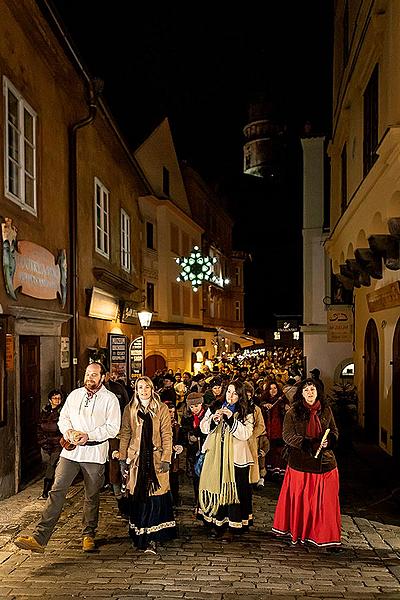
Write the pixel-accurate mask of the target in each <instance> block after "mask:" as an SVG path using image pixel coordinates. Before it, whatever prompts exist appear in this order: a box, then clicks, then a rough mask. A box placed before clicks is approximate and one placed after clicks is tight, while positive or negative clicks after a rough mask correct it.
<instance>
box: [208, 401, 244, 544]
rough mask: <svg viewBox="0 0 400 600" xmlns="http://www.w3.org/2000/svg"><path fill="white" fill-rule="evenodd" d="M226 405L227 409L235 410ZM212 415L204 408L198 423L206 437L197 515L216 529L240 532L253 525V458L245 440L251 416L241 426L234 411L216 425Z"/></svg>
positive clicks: (232, 406) (231, 406)
mask: <svg viewBox="0 0 400 600" xmlns="http://www.w3.org/2000/svg"><path fill="white" fill-rule="evenodd" d="M224 406H226V404H224ZM227 406H228V408H229V409H230V410H233V409H234V407H235V405H227ZM212 416H213V413H212V412H211V410H210V409H208V410H207V412H206V414H205V416H204V418H203V420H202V421H201V423H200V428H201V431H202V432H203V433H205V434H207V438H206V441H205V442H204V445H203V452H205V458H204V463H203V468H202V471H201V475H200V483H199V509H198V513H197V516H198V518H200V519H202V520H204V521H205V522H206V523H208V524H210V525H214V527H216V528H217V529H221V530H222V529H227V528H230V529H231V530H232V531H236V532H238V531H243V530H246V529H248V527H249V526H250V525H252V524H253V512H252V490H251V485H250V477H249V471H250V466H251V465H252V464H253V457H252V454H251V451H250V448H249V444H248V440H249V439H250V437H251V435H252V433H253V429H254V417H253V415H252V414H249V415H247V417H246V418H245V420H244V422H243V423H242V422H241V421H239V419H238V418H237V413H236V412H235V413H234V414H233V415H232V416H231V417H230V418H229V419H228V418H227V417H226V416H225V415H224V416H223V418H222V419H221V421H220V422H219V423H218V424H216V423H215V422H214V421H213V419H212Z"/></svg>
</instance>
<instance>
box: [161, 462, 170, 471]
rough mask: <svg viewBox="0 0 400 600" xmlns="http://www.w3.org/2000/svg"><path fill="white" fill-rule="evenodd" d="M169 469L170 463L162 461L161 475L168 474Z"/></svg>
mask: <svg viewBox="0 0 400 600" xmlns="http://www.w3.org/2000/svg"><path fill="white" fill-rule="evenodd" d="M169 467H170V464H169V462H166V461H165V460H162V461H161V464H160V473H168V471H169Z"/></svg>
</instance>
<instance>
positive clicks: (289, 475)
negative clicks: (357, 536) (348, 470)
mask: <svg viewBox="0 0 400 600" xmlns="http://www.w3.org/2000/svg"><path fill="white" fill-rule="evenodd" d="M340 530H341V518H340V505H339V473H338V470H337V468H335V469H333V470H332V471H329V472H328V473H303V472H301V471H296V470H295V469H291V468H290V467H287V469H286V473H285V478H284V480H283V483H282V487H281V492H280V494H279V499H278V503H277V506H276V510H275V516H274V523H273V527H272V531H273V532H274V533H275V534H276V535H279V536H289V537H290V539H291V541H292V544H297V543H298V542H300V543H302V544H304V543H306V542H308V543H311V544H314V545H315V546H320V547H329V546H340V544H341V542H340Z"/></svg>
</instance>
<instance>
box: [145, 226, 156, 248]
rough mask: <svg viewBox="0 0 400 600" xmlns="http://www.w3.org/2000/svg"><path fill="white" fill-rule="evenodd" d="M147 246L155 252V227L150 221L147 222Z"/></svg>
mask: <svg viewBox="0 0 400 600" xmlns="http://www.w3.org/2000/svg"><path fill="white" fill-rule="evenodd" d="M146 246H147V248H150V250H154V225H153V223H151V222H150V221H147V222H146Z"/></svg>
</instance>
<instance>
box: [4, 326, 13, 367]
mask: <svg viewBox="0 0 400 600" xmlns="http://www.w3.org/2000/svg"><path fill="white" fill-rule="evenodd" d="M6 371H14V336H13V335H11V333H6Z"/></svg>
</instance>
